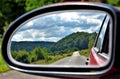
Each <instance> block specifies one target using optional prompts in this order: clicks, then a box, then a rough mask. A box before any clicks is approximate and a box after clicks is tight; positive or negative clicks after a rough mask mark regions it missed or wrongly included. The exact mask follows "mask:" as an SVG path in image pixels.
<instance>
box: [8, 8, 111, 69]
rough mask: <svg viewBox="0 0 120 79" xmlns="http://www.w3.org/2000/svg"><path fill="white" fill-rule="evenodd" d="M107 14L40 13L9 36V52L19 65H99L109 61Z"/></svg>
mask: <svg viewBox="0 0 120 79" xmlns="http://www.w3.org/2000/svg"><path fill="white" fill-rule="evenodd" d="M111 22H112V21H111V18H110V15H109V14H107V13H105V12H103V11H94V10H79V11H61V12H52V13H46V14H42V15H39V16H36V17H33V18H31V19H29V20H28V21H26V22H24V23H23V24H21V25H20V26H19V27H18V28H17V29H16V30H15V31H14V33H13V35H12V37H11V40H10V42H11V44H10V53H11V56H12V58H13V59H14V60H15V61H17V62H20V63H24V64H32V65H46V66H50V65H52V66H53V65H55V66H72V67H74V66H103V65H106V64H107V63H108V62H109V59H110V52H109V49H108V47H109V39H108V38H109V26H111V24H112V23H111Z"/></svg>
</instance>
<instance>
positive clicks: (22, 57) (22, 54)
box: [12, 50, 29, 63]
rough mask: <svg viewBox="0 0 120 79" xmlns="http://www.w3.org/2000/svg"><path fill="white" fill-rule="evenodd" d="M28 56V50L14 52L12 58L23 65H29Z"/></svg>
mask: <svg viewBox="0 0 120 79" xmlns="http://www.w3.org/2000/svg"><path fill="white" fill-rule="evenodd" d="M28 56H29V53H28V52H27V51H26V50H20V51H12V57H13V58H14V59H15V60H16V61H18V62H21V63H29V61H28Z"/></svg>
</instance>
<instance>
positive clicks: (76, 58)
mask: <svg viewBox="0 0 120 79" xmlns="http://www.w3.org/2000/svg"><path fill="white" fill-rule="evenodd" d="M86 60H87V58H86V57H85V56H81V55H80V54H79V52H78V51H75V52H73V55H72V56H69V57H65V58H63V59H60V60H58V61H56V62H54V63H53V64H51V65H62V66H64V65H69V66H71V65H72V66H73V65H75V66H79V65H86V64H85V63H86Z"/></svg>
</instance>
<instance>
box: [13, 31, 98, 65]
mask: <svg viewBox="0 0 120 79" xmlns="http://www.w3.org/2000/svg"><path fill="white" fill-rule="evenodd" d="M96 36H97V33H87V32H76V33H72V34H70V35H68V36H66V37H64V38H62V39H61V40H59V41H58V42H55V43H51V45H50V42H45V41H44V42H39V43H36V42H25V41H24V42H12V44H11V49H12V51H11V53H12V57H13V58H14V59H15V60H17V61H19V62H22V63H37V64H50V63H53V62H54V61H57V60H59V59H61V58H64V57H67V56H72V53H73V52H74V51H79V53H80V55H84V56H86V57H88V56H89V54H90V50H91V48H92V46H93V44H94V41H95V38H96ZM21 43H22V44H21ZM33 45H34V46H33ZM43 45H44V46H43ZM48 46H49V47H48ZM21 47H24V48H22V49H21ZM18 48H19V49H18ZM28 48H29V50H28Z"/></svg>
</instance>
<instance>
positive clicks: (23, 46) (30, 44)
mask: <svg viewBox="0 0 120 79" xmlns="http://www.w3.org/2000/svg"><path fill="white" fill-rule="evenodd" d="M53 44H54V42H45V41H20V42H15V41H12V44H11V50H16V51H19V50H27V51H31V50H33V49H34V48H36V47H37V46H40V47H42V48H47V49H48V50H49V49H50V47H51V45H53Z"/></svg>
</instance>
